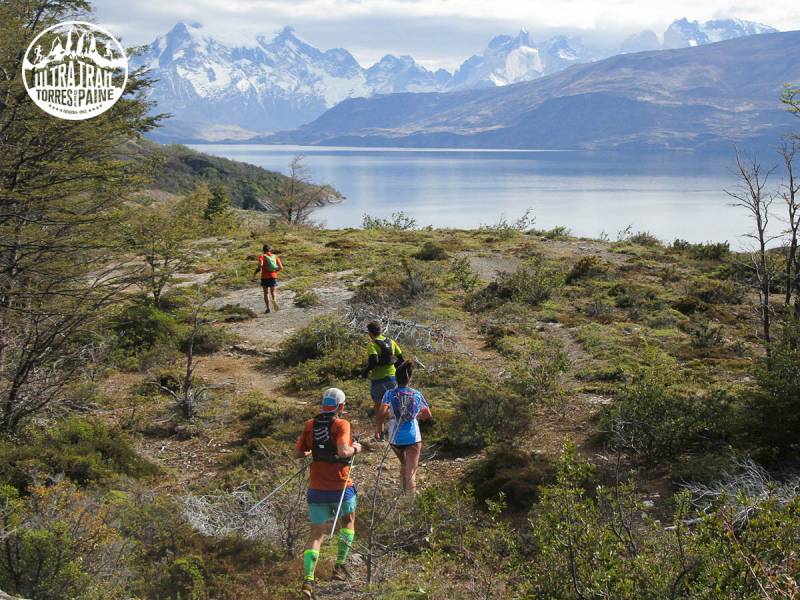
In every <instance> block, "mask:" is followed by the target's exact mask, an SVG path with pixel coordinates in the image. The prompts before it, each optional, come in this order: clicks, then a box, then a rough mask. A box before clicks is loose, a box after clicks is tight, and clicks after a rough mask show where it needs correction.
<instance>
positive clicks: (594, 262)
mask: <svg viewBox="0 0 800 600" xmlns="http://www.w3.org/2000/svg"><path fill="white" fill-rule="evenodd" d="M607 271H608V263H606V261H604V260H603V259H602V258H600V257H599V256H583V257H581V258H580V259H578V262H576V263H575V264H574V265H572V268H571V269H570V271H569V273H567V277H566V280H565V283H566V284H567V285H569V284H571V283H574V282H575V281H578V280H579V279H583V278H585V277H596V276H598V275H602V274H604V273H606V272H607Z"/></svg>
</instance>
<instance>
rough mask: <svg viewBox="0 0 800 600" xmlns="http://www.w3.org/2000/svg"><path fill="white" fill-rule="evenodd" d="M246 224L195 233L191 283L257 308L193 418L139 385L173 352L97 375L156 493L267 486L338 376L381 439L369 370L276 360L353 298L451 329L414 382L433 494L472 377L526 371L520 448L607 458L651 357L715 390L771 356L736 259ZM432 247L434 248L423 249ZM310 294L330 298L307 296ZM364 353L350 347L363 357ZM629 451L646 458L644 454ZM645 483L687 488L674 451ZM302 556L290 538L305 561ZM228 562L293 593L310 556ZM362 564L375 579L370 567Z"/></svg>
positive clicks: (698, 386) (452, 456)
mask: <svg viewBox="0 0 800 600" xmlns="http://www.w3.org/2000/svg"><path fill="white" fill-rule="evenodd" d="M248 219H249V222H248V225H247V226H243V227H241V228H239V229H237V230H236V231H235V232H233V233H231V234H228V235H226V236H224V237H223V238H213V239H206V240H202V241H199V242H197V243H196V245H195V254H196V260H195V263H194V264H195V267H194V271H195V272H194V273H186V274H183V275H182V277H181V280H182V281H183V285H188V286H191V285H192V284H195V283H201V284H204V285H213V286H214V289H215V290H216V293H215V295H216V298H215V299H213V300H212V301H211V302H210V306H214V307H217V308H219V307H222V306H229V307H230V306H231V305H234V306H238V307H241V308H242V309H249V311H252V312H247V310H245V313H246V314H245V316H244V317H243V318H242V319H241V320H236V321H232V322H218V323H216V324H214V325H213V327H214V328H216V329H219V330H222V331H224V332H225V333H226V342H225V343H224V344H223V345H222V346H221V347H220V348H219V349H218V350H217V351H215V352H212V353H210V354H207V355H206V356H202V357H200V359H199V362H198V364H197V369H196V372H195V375H196V377H197V378H198V380H200V381H202V382H204V384H206V385H208V386H210V387H211V388H212V393H211V394H210V400H208V401H207V402H206V403H205V404H204V405H203V406H202V407H201V408H200V411H199V414H198V416H197V417H196V418H195V419H194V420H193V421H192V422H190V423H180V424H177V425H176V423H175V420H174V418H173V416H172V415H173V406H172V400H171V398H170V397H169V396H167V395H164V394H160V393H157V392H153V391H152V390H149V391H145V392H143V391H142V390H143V389H144V388H146V387H147V386H146V382H147V381H150V380H152V378H153V374H154V372H158V371H171V372H172V373H174V374H175V376H178V375H179V373H180V369H181V359H180V358H179V357H178V356H173V358H172V359H170V361H171V362H170V364H163V363H161V362H159V361H158V360H156V361H155V365H154V366H152V367H151V368H148V369H145V370H144V372H142V371H125V370H119V371H116V372H113V373H111V374H109V375H108V376H107V377H106V378H105V379H104V381H103V383H102V388H103V394H104V397H105V398H106V401H105V405H104V406H103V407H102V409H103V414H104V416H105V418H106V419H108V420H110V421H112V422H115V423H117V424H119V425H121V426H122V427H123V428H124V429H125V430H127V431H128V432H130V433H131V434H133V436H134V439H135V440H136V447H137V449H138V450H139V452H140V453H141V454H143V455H144V456H145V457H147V458H148V459H150V460H151V461H152V462H154V463H155V464H157V465H158V466H160V467H161V469H162V470H161V473H160V475H158V476H157V477H155V478H152V479H151V483H150V484H149V485H151V486H152V489H153V490H156V491H158V492H159V493H163V494H172V495H175V496H181V495H183V494H185V493H186V492H187V491H195V492H198V493H200V492H204V491H207V490H211V489H231V488H233V487H236V486H237V485H241V484H242V483H243V482H253V481H258V482H259V483H260V484H261V485H263V486H264V489H266V488H267V487H268V485H269V484H270V483H273V482H275V481H278V480H279V479H280V476H281V475H282V474H284V473H286V472H288V471H289V469H290V468H291V460H290V459H289V458H288V455H289V452H290V447H291V444H292V442H293V440H294V437H295V436H296V435H297V432H298V431H299V430H300V427H301V424H302V421H303V419H304V418H308V417H309V416H312V415H313V414H314V407H315V404H316V402H317V399H318V397H319V395H320V392H321V391H322V389H323V387H325V386H327V385H328V384H337V385H339V386H340V387H342V388H343V389H345V391H346V392H347V393H348V396H349V399H350V408H349V418H350V420H351V421H352V423H353V427H354V431H355V432H356V433H357V434H360V435H363V436H365V437H366V436H368V435H369V433H370V431H371V427H370V412H369V410H370V403H369V402H368V387H367V383H366V382H365V381H363V380H359V379H355V378H352V377H349V376H341V367H336V368H332V369H333V370H332V371H331V373H328V374H324V375H323V376H322V380H320V381H319V382H318V384H316V383H315V380H314V377H318V376H319V371H318V370H317V371H314V370H313V369H311V370H306V371H303V370H298V367H290V366H285V365H282V364H280V362H279V361H276V360H275V356H276V354H278V353H279V349H280V347H281V344H282V343H283V342H284V341H285V340H286V339H287V338H289V337H290V336H292V335H293V334H295V333H296V332H298V331H300V330H302V328H304V327H306V326H308V325H309V323H311V322H312V320H313V319H315V318H317V317H320V316H325V315H334V316H337V317H343V316H344V315H345V314H347V313H348V311H349V308H350V306H352V304H354V303H359V302H368V303H370V304H371V305H372V306H373V307H381V308H387V309H388V310H389V312H390V314H391V315H392V316H393V317H395V318H398V319H404V320H408V321H416V322H420V323H423V324H428V325H435V326H436V328H437V331H440V332H441V336H440V339H439V344H438V345H437V346H436V347H435V348H423V347H417V348H409V350H408V352H409V354H415V355H417V356H418V357H419V358H420V359H421V360H422V361H423V363H424V364H426V365H427V366H429V370H428V371H423V372H421V373H420V375H419V378H418V385H419V387H420V388H421V389H422V391H423V392H424V393H425V394H426V396H428V398H429V400H430V401H431V404H432V409H433V412H434V415H435V416H436V417H437V418H436V419H435V422H434V424H433V426H432V427H430V428H429V429H427V430H426V432H425V435H426V439H428V440H429V441H430V442H434V443H433V446H432V447H431V449H429V451H428V452H427V453H425V455H424V457H425V460H424V461H423V465H422V468H421V470H420V474H419V479H420V486H421V487H422V488H423V489H424V488H425V487H426V486H430V485H441V484H442V483H443V482H453V483H459V482H461V481H462V480H463V479H464V473H465V471H466V470H468V469H469V468H470V465H471V464H472V463H474V462H475V461H477V460H479V459H480V458H481V457H482V456H483V455H484V451H483V450H481V449H479V448H478V449H474V450H470V449H466V450H463V451H455V452H454V451H452V449H450V450H448V448H447V446H448V444H447V443H446V439H447V436H446V435H444V434H443V432H444V431H445V429H446V427H447V423H448V422H449V419H452V418H453V416H454V411H455V410H456V407H457V405H458V402H459V397H458V396H459V394H460V393H461V391H460V390H462V389H463V385H464V380H469V379H480V378H486V380H487V381H494V380H499V378H503V377H508V376H509V374H510V373H511V374H512V375H511V379H512V380H514V379H515V376H514V375H513V373H519V374H520V376H519V377H517V378H516V379H521V380H524V381H525V383H526V385H527V386H528V387H527V388H525V389H526V390H533V392H531V393H534V392H535V394H536V396H537V397H536V398H535V403H534V411H535V417H534V419H533V421H532V423H533V424H532V426H531V428H530V429H529V430H528V431H526V432H524V434H521V435H519V436H518V443H517V444H516V446H517V448H518V449H522V450H524V451H526V452H528V453H530V454H532V455H536V456H540V457H543V458H544V459H545V460H550V459H553V460H555V458H556V457H557V455H558V454H559V452H560V450H561V448H562V446H563V444H564V443H565V442H567V441H571V442H574V443H575V444H576V445H577V447H578V449H579V451H581V452H582V453H583V454H584V455H585V456H586V457H588V458H589V459H590V460H592V461H594V462H597V463H598V464H602V462H603V460H607V457H605V458H604V456H605V455H606V454H607V452H608V451H607V447H606V446H605V443H604V439H605V438H604V435H603V433H604V432H603V431H602V429H603V425H602V424H603V419H602V418H601V417H602V415H603V413H604V412H605V411H608V410H609V408H610V407H613V406H614V405H615V403H616V402H617V401H618V398H619V394H620V391H621V390H622V388H623V386H624V385H626V383H627V382H630V381H631V379H632V378H633V377H634V376H635V374H636V373H637V372H638V371H640V370H641V369H642V368H643V367H647V366H648V363H649V362H650V361H653V360H660V359H661V358H666V359H670V360H673V361H674V369H675V372H676V375H677V374H679V376H676V382H677V383H676V385H675V387H676V388H677V391H678V392H679V393H681V394H686V395H689V396H692V397H702V396H703V394H706V393H708V392H709V391H710V390H712V389H715V388H719V389H733V388H735V387H736V386H737V385H740V384H742V383H743V382H746V381H747V378H748V376H749V369H750V364H751V360H752V358H753V357H754V356H757V355H759V353H760V346H759V344H758V341H757V338H756V335H755V330H756V324H755V323H754V322H753V311H752V309H751V302H752V298H750V297H749V296H748V293H747V292H746V291H745V290H744V289H742V288H740V287H738V286H737V285H735V284H732V283H731V282H730V278H729V277H728V276H727V275H726V274H725V269H726V268H729V264H730V260H729V257H727V256H725V255H723V256H721V257H719V259H716V258H711V259H709V258H698V257H696V256H694V255H693V253H692V252H691V251H688V250H686V249H676V248H671V247H664V246H662V245H659V244H654V243H652V241H651V240H648V239H644V240H641V241H642V242H643V243H636V240H627V241H620V242H601V241H596V240H586V239H574V238H566V237H564V236H558V239H550V237H551V236H548V235H546V234H537V233H522V232H516V231H508V230H492V229H487V230H484V231H456V230H453V231H448V230H436V231H427V230H422V231H384V230H371V231H364V230H355V229H349V230H310V229H309V230H303V229H301V230H276V229H273V228H271V227H269V226H268V225H267V224H266V223H261V222H259V220H258V219H257V218H255V217H252V216H250V217H248ZM262 242H269V243H270V244H272V245H273V247H274V248H275V251H276V252H277V253H278V254H279V255H280V256H281V257H282V260H283V263H284V266H285V268H284V271H283V272H282V274H281V287H280V301H281V305H282V308H283V310H282V311H281V312H279V313H277V314H275V313H273V314H270V315H265V314H263V313H262V308H261V307H262V300H261V290H260V288H259V286H258V285H257V283H256V282H255V281H253V279H252V271H253V268H254V264H255V263H254V260H255V257H256V256H257V254H258V252H259V249H260V246H261V243H262ZM430 255H433V256H434V258H436V259H435V260H424V259H426V258H429V257H430ZM415 256H416V257H415ZM526 265H534V266H533V267H531V271H530V273H528V274H527V275H526V276H525V277H522V276H520V277H518V278H517V279H516V280H512V281H511V283H508V282H507V284H508V285H505V284H504V285H505V287H503V285H500V286H498V285H495V286H494V287H493V286H492V285H491V284H492V282H494V281H496V280H498V278H499V280H500V281H504V279H503V278H504V277H505V276H504V275H503V273H508V274H511V273H515V272H517V273H519V272H520V271H521V270H524V268H526ZM537 278H539V279H537ZM542 278H543V279H542ZM542 289H545V290H546V292H542ZM509 290H510V291H509ZM540 292H541V293H540ZM308 294H311V295H312V296H313V297H315V298H316V300H317V301H315V302H312V303H311V305H306V306H302V307H300V306H295V303H294V301H295V300H296V299H297V298H299V297H300V296H303V297H306V298H307V297H308ZM299 303H300V304H304V303H303V302H299ZM359 343H360V342H359ZM654 357H655V358H654ZM359 359H360V354H359V353H356V354H353V360H354V361H357V360H359ZM315 368H316V367H315ZM337 369H338V370H337ZM515 369H517V371H514V370H515ZM528 380H530V381H528ZM521 393H522V394H523V396H524V395H525V393H526V392H525V391H524V390H523V391H522V392H521ZM531 399H532V400H533V398H531ZM265 406H266V407H268V409H265V408H264V407H265ZM254 407H255V408H254ZM264 410H268V411H272V413H274V414H276V415H280V418H278V419H277V421H278V423H277V424H275V423H274V422H271V423H272V424H271V425H270V427H269V428H268V429H269V431H268V432H267V431H258V424H257V423H258V418H259V415H262V413H263V412H264ZM259 411H261V412H259ZM275 420H276V419H275V418H274V415H273V418H272V421H275ZM254 422H256V425H254ZM451 445H452V444H451ZM381 454H382V448H380V447H377V446H373V447H371V448H370V451H369V452H367V453H366V454H365V456H364V460H363V461H362V464H361V465H360V468H359V469H358V471H357V472H356V480H357V481H370V480H372V478H373V477H374V476H375V474H376V473H377V469H378V464H379V462H380V459H381ZM625 460H626V461H628V462H629V464H631V465H633V464H635V461H634V459H633V458H631V457H626V459H625ZM389 464H390V468H389V470H388V474H387V475H384V481H385V482H386V485H387V486H389V487H392V488H394V489H396V486H397V485H398V477H397V473H396V467H395V464H394V461H393V459H392V460H391V461H390V463H389ZM684 475H685V472H682V476H684ZM641 478H642V486H643V487H644V488H645V489H649V490H651V491H652V493H653V494H654V497H656V498H665V497H668V495H669V494H670V492H671V491H672V490H673V489H674V488H673V478H674V474H673V473H672V472H671V467H670V463H668V462H665V463H663V464H662V465H660V466H658V468H648V469H642V470H641ZM512 518H513V515H512ZM297 552H298V549H297V548H294V550H293V556H294V557H296V556H297ZM356 554H358V553H356ZM222 562H223V563H225V564H228V563H227V562H225V561H224V560H223V561H222ZM356 564H359V563H358V556H356ZM227 568H231V569H233V571H234V572H235V575H234V576H232V581H233V583H232V584H231V585H233V586H235V587H234V589H236V590H238V591H237V594H238V595H236V596H235V597H237V598H260V597H293V593H294V592H293V590H295V589H296V584H297V581H298V580H299V576H300V568H301V565H300V561H298V560H297V559H296V558H292V557H289V558H286V559H283V560H280V561H277V562H276V561H274V560H263V561H261V562H259V561H256V562H255V563H254V564H252V565H250V566H249V567H247V568H242V567H241V565H239V566H236V565H232V564H230V565H229V567H227ZM326 568H327V567H321V571H322V572H323V573H324V572H325V569H326ZM357 571H359V572H360V573H361V574H362V575H363V567H358V568H357ZM343 593H346V594H348V595H351V596H352V597H356V596H357V595H360V594H362V593H367V592H365V588H364V587H363V585H361V584H357V583H356V584H352V585H351V586H350V587H347V588H346V591H343V590H342V589H341V588H336V587H333V588H328V587H324V586H323V588H322V590H321V592H320V597H323V598H324V597H330V598H333V597H341V594H343Z"/></svg>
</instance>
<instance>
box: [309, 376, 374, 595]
mask: <svg viewBox="0 0 800 600" xmlns="http://www.w3.org/2000/svg"><path fill="white" fill-rule="evenodd" d="M344 403H345V395H344V392H343V391H342V390H340V389H338V388H330V389H328V390H326V391H325V393H324V394H323V397H322V406H321V412H320V414H319V415H317V416H316V417H315V418H313V419H309V420H308V421H306V423H305V426H304V427H303V433H301V434H300V437H299V438H298V439H297V444H295V449H294V457H295V458H304V457H306V456H308V455H309V454H311V456H312V458H313V462H312V463H311V472H310V474H309V479H308V491H307V492H306V500H307V501H308V520H309V522H310V523H311V531H310V532H309V535H308V545H307V548H306V551H305V552H304V553H303V566H304V568H305V579H304V581H303V587H302V589H301V594H302V597H303V598H306V599H311V600H314V599H315V598H316V594H315V591H314V585H315V584H314V570H315V569H316V567H317V562H318V561H319V549H320V547H321V546H322V540H323V539H324V538H325V534H326V533H327V532H328V522H329V521H330V520H331V519H332V518H333V517H334V516H335V514H336V509H337V507H338V505H339V500H340V498H342V492H344V499H343V501H342V508H341V511H340V513H339V517H340V519H341V523H342V526H341V528H340V529H339V546H338V548H337V553H336V565H335V566H334V568H333V578H334V579H336V580H338V581H345V580H346V579H348V578H349V576H350V575H349V573H348V572H347V568H346V567H345V561H346V560H347V554H348V553H349V552H350V547H351V546H352V545H353V538H354V537H355V535H356V531H355V524H356V488H355V486H354V485H353V482H352V481H351V480H350V461H351V459H352V457H353V456H354V455H355V454H356V453H357V452H361V445H360V444H359V443H358V442H354V441H353V438H352V436H351V435H350V423H349V422H347V421H345V420H344V419H342V418H340V417H339V416H338V415H340V414H341V412H342V410H343V409H344Z"/></svg>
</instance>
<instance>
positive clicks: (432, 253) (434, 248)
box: [412, 241, 447, 260]
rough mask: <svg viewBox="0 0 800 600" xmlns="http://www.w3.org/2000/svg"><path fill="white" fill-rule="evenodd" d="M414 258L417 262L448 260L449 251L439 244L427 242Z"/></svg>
mask: <svg viewBox="0 0 800 600" xmlns="http://www.w3.org/2000/svg"><path fill="white" fill-rule="evenodd" d="M412 256H413V257H414V258H416V259H417V260H446V259H447V250H445V249H444V248H443V247H442V245H441V244H439V243H437V242H433V241H427V242H425V243H424V244H423V245H422V248H420V249H419V250H418V251H417V252H415V253H414V254H412Z"/></svg>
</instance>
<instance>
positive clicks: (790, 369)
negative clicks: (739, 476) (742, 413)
mask: <svg viewBox="0 0 800 600" xmlns="http://www.w3.org/2000/svg"><path fill="white" fill-rule="evenodd" d="M756 380H757V382H758V389H757V390H756V391H755V393H753V394H752V395H751V396H750V398H749V399H748V401H747V405H746V413H747V427H746V430H747V431H748V432H749V435H750V436H751V443H752V445H753V446H754V447H756V448H758V449H759V455H760V457H761V458H762V460H766V461H770V462H773V461H779V460H783V459H785V458H789V457H793V456H795V455H796V452H797V448H798V446H799V445H800V444H799V443H798V436H797V432H798V431H800V352H798V351H797V350H790V349H786V348H780V347H778V348H774V349H773V351H772V356H770V357H768V358H764V359H761V360H760V361H759V363H758V364H757V366H756Z"/></svg>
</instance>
